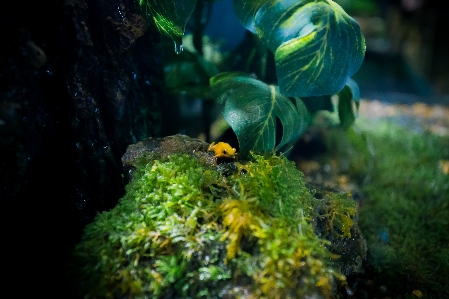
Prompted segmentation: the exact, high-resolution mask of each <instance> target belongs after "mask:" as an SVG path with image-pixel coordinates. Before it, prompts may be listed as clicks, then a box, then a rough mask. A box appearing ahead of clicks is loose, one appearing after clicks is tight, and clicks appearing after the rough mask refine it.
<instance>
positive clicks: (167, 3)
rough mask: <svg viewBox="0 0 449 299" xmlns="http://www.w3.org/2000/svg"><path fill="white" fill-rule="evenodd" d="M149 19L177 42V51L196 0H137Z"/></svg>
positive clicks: (144, 14)
mask: <svg viewBox="0 0 449 299" xmlns="http://www.w3.org/2000/svg"><path fill="white" fill-rule="evenodd" d="M136 1H137V2H138V4H139V6H140V8H141V9H142V12H143V13H142V14H143V16H144V17H146V18H147V19H152V20H153V21H154V24H156V26H157V28H158V29H159V30H160V31H161V32H162V33H164V34H165V35H167V36H169V37H171V39H173V41H174V42H175V51H179V50H178V47H179V46H180V45H182V36H183V35H184V28H185V26H186V24H187V21H188V20H189V18H190V15H191V14H192V11H193V8H194V7H195V4H196V0H163V1H160V0H136Z"/></svg>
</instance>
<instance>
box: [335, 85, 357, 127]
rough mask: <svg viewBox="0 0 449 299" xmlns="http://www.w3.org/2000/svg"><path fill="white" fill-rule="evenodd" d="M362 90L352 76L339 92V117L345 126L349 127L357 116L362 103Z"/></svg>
mask: <svg viewBox="0 0 449 299" xmlns="http://www.w3.org/2000/svg"><path fill="white" fill-rule="evenodd" d="M359 101H360V90H359V86H358V85H357V83H356V82H355V81H354V80H352V79H351V78H349V79H348V81H347V82H346V86H345V87H344V88H343V89H342V90H341V91H340V92H339V93H338V117H339V118H340V124H341V126H342V127H343V128H345V129H348V128H349V127H350V126H351V125H352V124H353V123H354V121H355V119H356V117H357V111H358V109H359V104H360V102H359Z"/></svg>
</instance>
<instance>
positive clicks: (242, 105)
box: [211, 73, 308, 155]
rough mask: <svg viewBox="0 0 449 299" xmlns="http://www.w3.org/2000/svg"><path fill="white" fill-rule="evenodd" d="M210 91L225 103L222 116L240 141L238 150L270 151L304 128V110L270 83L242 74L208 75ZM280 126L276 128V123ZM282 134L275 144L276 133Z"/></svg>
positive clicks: (305, 114)
mask: <svg viewBox="0 0 449 299" xmlns="http://www.w3.org/2000/svg"><path fill="white" fill-rule="evenodd" d="M211 87H212V93H213V95H214V96H215V98H216V99H217V100H218V101H219V102H221V103H223V104H224V111H223V116H224V118H225V120H226V121H227V122H228V124H229V125H230V126H231V127H232V129H233V130H234V132H235V134H236V135H237V138H238V140H239V145H240V152H241V153H242V154H243V155H245V154H247V153H248V152H249V151H250V150H254V151H256V152H270V151H272V150H276V149H279V148H280V147H282V146H283V145H284V144H286V143H287V142H289V141H291V140H293V139H295V138H296V137H298V136H299V135H300V134H301V133H302V132H303V131H304V130H305V128H306V124H307V117H308V116H307V110H306V108H305V106H304V105H301V104H298V105H297V106H296V107H295V105H294V104H293V103H292V101H291V100H290V99H288V98H286V97H284V96H283V95H281V94H280V93H279V92H277V91H276V87H275V86H273V85H267V84H265V83H263V82H261V81H259V80H257V79H255V78H254V77H251V76H249V75H247V74H243V73H221V74H218V75H216V76H215V77H213V78H211ZM277 120H278V122H279V123H280V125H281V126H282V128H279V127H278V128H277V125H276V122H277ZM281 129H282V136H281V138H279V139H280V142H279V144H276V137H277V136H276V134H278V133H280V131H281Z"/></svg>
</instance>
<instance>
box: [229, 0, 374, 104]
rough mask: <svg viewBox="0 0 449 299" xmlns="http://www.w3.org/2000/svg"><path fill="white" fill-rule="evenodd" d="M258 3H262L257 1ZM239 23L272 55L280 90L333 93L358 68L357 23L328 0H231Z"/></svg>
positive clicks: (359, 41)
mask: <svg viewBox="0 0 449 299" xmlns="http://www.w3.org/2000/svg"><path fill="white" fill-rule="evenodd" d="M262 2H265V4H263V5H261V3H262ZM234 3H235V5H236V8H235V11H236V12H238V14H237V15H238V16H239V18H240V21H241V22H242V23H243V24H244V25H245V26H246V27H247V28H249V29H251V28H252V27H251V26H254V27H255V31H256V32H257V34H258V35H259V37H260V38H261V40H262V41H263V42H264V43H265V44H266V45H267V46H268V48H269V49H270V50H271V51H273V53H274V54H275V60H276V72H277V76H278V82H279V87H280V90H281V93H282V94H284V95H286V96H297V97H309V96H321V95H329V94H334V93H337V92H338V91H340V90H341V89H342V88H343V87H344V86H345V83H346V80H347V79H348V78H349V77H350V76H352V75H353V74H354V73H355V72H356V71H357V70H358V69H359V68H360V66H361V64H362V61H363V58H364V55H365V40H364V37H363V35H362V33H361V31H360V27H359V25H358V24H357V22H356V21H355V20H354V19H353V18H351V17H350V16H349V15H348V14H346V12H345V11H344V10H343V9H342V8H341V7H340V6H339V5H338V4H336V3H335V2H333V1H331V0H295V1H293V0H271V1H270V0H267V1H262V0H236V1H235V2H234Z"/></svg>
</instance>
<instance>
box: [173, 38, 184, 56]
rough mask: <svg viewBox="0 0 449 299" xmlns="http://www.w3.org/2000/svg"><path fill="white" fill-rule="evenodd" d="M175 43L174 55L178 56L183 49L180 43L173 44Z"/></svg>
mask: <svg viewBox="0 0 449 299" xmlns="http://www.w3.org/2000/svg"><path fill="white" fill-rule="evenodd" d="M174 43H175V53H176V54H179V53H181V52H182V50H183V49H184V48H183V46H182V41H181V42H174Z"/></svg>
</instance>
